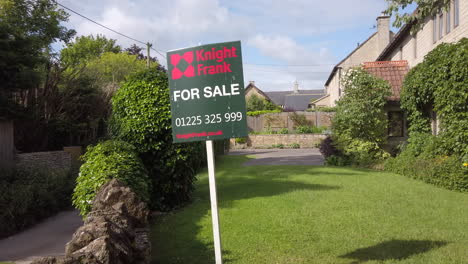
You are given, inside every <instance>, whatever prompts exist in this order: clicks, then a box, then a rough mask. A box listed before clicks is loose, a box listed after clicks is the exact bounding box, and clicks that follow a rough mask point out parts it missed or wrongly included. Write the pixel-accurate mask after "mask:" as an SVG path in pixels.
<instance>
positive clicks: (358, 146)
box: [337, 137, 390, 167]
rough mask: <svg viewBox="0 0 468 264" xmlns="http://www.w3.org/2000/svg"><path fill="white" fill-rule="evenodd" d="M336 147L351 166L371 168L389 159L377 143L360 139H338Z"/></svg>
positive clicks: (387, 154) (388, 155)
mask: <svg viewBox="0 0 468 264" xmlns="http://www.w3.org/2000/svg"><path fill="white" fill-rule="evenodd" d="M337 146H338V149H339V150H340V151H341V152H342V153H343V155H344V156H346V157H347V158H348V159H349V161H350V162H351V163H352V164H354V165H358V166H364V167H366V166H371V165H373V164H376V163H380V162H382V161H384V160H385V159H387V158H389V157H390V154H389V153H387V152H385V151H384V150H383V149H381V148H380V147H379V145H377V143H375V142H370V141H366V140H362V139H352V138H349V137H340V138H338V140H337Z"/></svg>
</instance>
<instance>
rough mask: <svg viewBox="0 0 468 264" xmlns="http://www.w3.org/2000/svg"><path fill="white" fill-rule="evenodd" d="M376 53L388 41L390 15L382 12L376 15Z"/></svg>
mask: <svg viewBox="0 0 468 264" xmlns="http://www.w3.org/2000/svg"><path fill="white" fill-rule="evenodd" d="M377 40H378V54H379V55H380V53H382V51H383V50H384V49H385V47H387V45H388V44H389V43H390V16H387V15H384V14H383V13H382V14H381V15H380V16H379V17H377Z"/></svg>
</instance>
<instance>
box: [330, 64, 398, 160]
mask: <svg viewBox="0 0 468 264" xmlns="http://www.w3.org/2000/svg"><path fill="white" fill-rule="evenodd" d="M343 86H344V87H345V89H346V93H345V94H344V96H343V97H342V98H341V99H340V100H339V101H338V102H337V106H336V114H335V116H334V118H333V120H332V130H333V140H334V141H335V142H336V144H335V146H336V148H337V149H338V150H339V151H340V152H341V153H342V155H344V156H346V159H347V160H349V161H350V162H351V163H353V164H355V165H359V166H370V165H372V164H374V163H379V162H381V161H382V160H383V159H385V158H386V157H389V156H390V155H389V154H388V153H386V152H385V151H383V150H382V146H383V145H384V144H385V143H386V139H387V126H388V120H387V115H386V114H385V111H384V105H385V104H386V102H387V99H386V98H387V97H388V96H390V94H391V92H390V84H389V83H388V82H387V81H385V80H382V79H378V78H376V77H374V76H372V75H371V74H369V73H368V72H366V71H365V70H364V69H362V68H360V67H357V68H353V69H351V70H349V71H348V73H347V74H346V76H345V77H344V78H343Z"/></svg>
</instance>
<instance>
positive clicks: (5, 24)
mask: <svg viewBox="0 0 468 264" xmlns="http://www.w3.org/2000/svg"><path fill="white" fill-rule="evenodd" d="M67 19H68V14H67V13H65V12H64V11H63V10H62V9H58V8H57V5H56V3H55V2H53V1H50V0H2V1H0V101H2V104H3V105H9V107H2V109H1V110H2V112H0V115H11V114H12V113H11V112H13V111H11V110H12V109H13V108H15V107H17V106H18V103H22V104H23V106H25V105H26V106H27V105H28V102H27V98H25V93H23V94H20V93H21V92H23V91H27V90H28V89H33V88H37V87H38V86H39V85H40V84H41V82H43V79H44V74H45V71H44V68H41V67H44V66H45V67H48V65H47V64H48V61H49V58H48V55H49V54H50V52H48V51H50V44H51V43H53V42H55V41H64V42H68V41H69V40H70V38H71V37H72V36H73V35H74V34H75V31H74V30H69V29H67V28H65V27H63V26H61V25H60V23H61V22H63V21H67ZM14 94H15V95H16V99H15V100H13V95H14ZM16 111H18V109H17V110H16Z"/></svg>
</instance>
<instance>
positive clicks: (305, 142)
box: [231, 134, 326, 148]
mask: <svg viewBox="0 0 468 264" xmlns="http://www.w3.org/2000/svg"><path fill="white" fill-rule="evenodd" d="M325 137H326V135H322V134H286V135H278V134H274V135H249V137H248V139H247V143H246V144H237V143H236V142H235V139H231V147H232V148H245V147H247V148H268V147H271V146H272V145H277V144H283V145H284V147H288V145H291V144H299V145H300V147H301V148H314V147H316V146H317V144H319V143H320V141H321V140H322V139H324V138H325Z"/></svg>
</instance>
